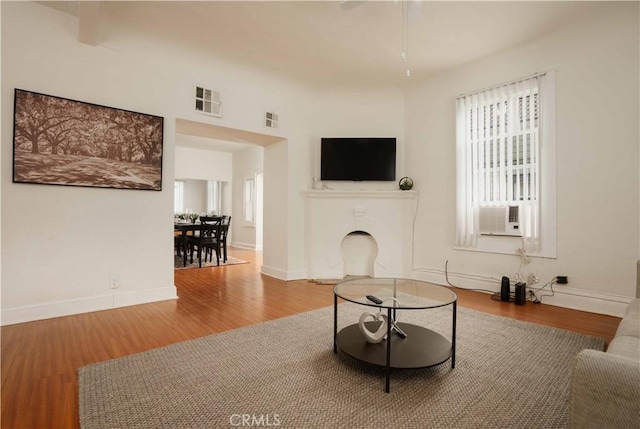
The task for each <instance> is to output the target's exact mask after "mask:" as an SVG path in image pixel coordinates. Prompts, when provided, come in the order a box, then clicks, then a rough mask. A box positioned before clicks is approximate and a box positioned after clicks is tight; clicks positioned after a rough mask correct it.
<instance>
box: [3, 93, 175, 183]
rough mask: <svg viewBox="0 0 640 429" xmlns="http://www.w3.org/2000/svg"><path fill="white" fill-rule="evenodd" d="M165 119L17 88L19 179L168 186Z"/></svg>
mask: <svg viewBox="0 0 640 429" xmlns="http://www.w3.org/2000/svg"><path fill="white" fill-rule="evenodd" d="M163 136H164V118H163V117H161V116H155V115H149V114H145V113H139V112H132V111H129V110H123V109H117V108H113V107H107V106H101V105H98V104H93V103H86V102H83V101H77V100H71V99H68V98H62V97H56V96H52V95H46V94H41V93H38V92H33V91H26V90H22V89H18V88H16V89H15V93H14V120H13V182H14V183H31V184H43V185H63V186H82V187H94V188H113V189H138V190H152V191H161V190H162V153H163Z"/></svg>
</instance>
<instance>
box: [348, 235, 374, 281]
mask: <svg viewBox="0 0 640 429" xmlns="http://www.w3.org/2000/svg"><path fill="white" fill-rule="evenodd" d="M340 253H341V255H342V262H343V267H344V277H347V276H368V277H373V276H374V275H373V273H374V271H373V267H374V263H375V260H376V257H377V256H378V243H377V242H376V240H375V238H373V236H372V235H371V234H369V233H368V232H365V231H352V232H350V233H349V234H347V235H345V236H344V238H343V239H342V243H340Z"/></svg>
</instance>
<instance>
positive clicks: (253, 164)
mask: <svg viewBox="0 0 640 429" xmlns="http://www.w3.org/2000/svg"><path fill="white" fill-rule="evenodd" d="M263 172H264V148H263V147H260V146H255V147H250V148H247V149H244V150H241V151H237V152H234V153H233V186H232V189H233V196H234V198H233V210H232V213H233V217H232V218H231V230H232V234H233V241H232V242H231V245H232V246H235V247H241V248H244V249H256V244H257V242H258V240H257V236H256V231H257V230H256V226H255V223H254V225H251V226H250V225H247V224H245V222H244V182H245V180H246V179H254V181H255V178H256V174H259V173H263ZM254 183H255V182H254ZM257 250H261V249H257Z"/></svg>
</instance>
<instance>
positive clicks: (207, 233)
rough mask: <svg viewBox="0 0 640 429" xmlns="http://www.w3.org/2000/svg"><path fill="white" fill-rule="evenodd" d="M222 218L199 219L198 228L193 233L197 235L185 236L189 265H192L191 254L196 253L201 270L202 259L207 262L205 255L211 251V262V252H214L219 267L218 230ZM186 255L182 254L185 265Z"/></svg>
mask: <svg viewBox="0 0 640 429" xmlns="http://www.w3.org/2000/svg"><path fill="white" fill-rule="evenodd" d="M221 222H222V218H220V217H201V218H200V227H199V228H198V229H197V230H196V231H195V232H196V233H197V234H195V235H191V236H187V248H188V249H189V254H190V263H193V254H194V252H196V251H197V252H198V256H197V257H198V265H199V267H200V268H202V259H203V258H204V260H205V262H206V261H207V255H209V251H211V253H210V255H211V261H213V251H215V252H216V262H217V264H218V265H220V235H221V233H220V230H221ZM186 260H187V254H186V252H185V253H184V262H185V264H186Z"/></svg>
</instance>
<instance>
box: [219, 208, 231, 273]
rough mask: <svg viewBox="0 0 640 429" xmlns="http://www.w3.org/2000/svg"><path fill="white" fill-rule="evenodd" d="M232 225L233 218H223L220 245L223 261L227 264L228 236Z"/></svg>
mask: <svg viewBox="0 0 640 429" xmlns="http://www.w3.org/2000/svg"><path fill="white" fill-rule="evenodd" d="M230 225H231V216H222V222H221V224H220V244H221V246H222V255H223V257H222V260H223V261H224V262H227V236H228V235H229V226H230Z"/></svg>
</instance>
